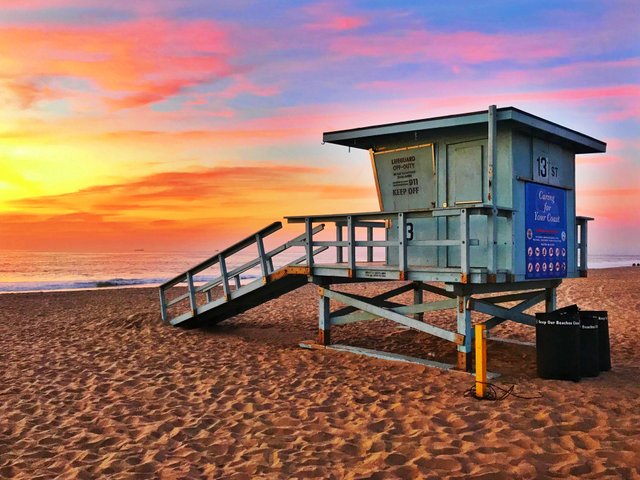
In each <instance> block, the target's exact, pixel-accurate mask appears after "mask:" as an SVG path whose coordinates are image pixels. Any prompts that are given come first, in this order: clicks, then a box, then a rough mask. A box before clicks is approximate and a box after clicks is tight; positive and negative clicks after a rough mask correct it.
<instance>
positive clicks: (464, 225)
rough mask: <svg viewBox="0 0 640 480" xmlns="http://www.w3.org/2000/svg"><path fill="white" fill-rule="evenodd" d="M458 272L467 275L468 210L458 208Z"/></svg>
mask: <svg viewBox="0 0 640 480" xmlns="http://www.w3.org/2000/svg"><path fill="white" fill-rule="evenodd" d="M460 273H462V275H464V276H465V278H466V277H467V276H468V275H469V211H468V210H467V209H466V208H463V209H461V210H460Z"/></svg>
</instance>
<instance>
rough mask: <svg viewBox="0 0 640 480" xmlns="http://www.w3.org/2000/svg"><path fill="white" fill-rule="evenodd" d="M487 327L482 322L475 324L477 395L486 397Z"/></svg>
mask: <svg viewBox="0 0 640 480" xmlns="http://www.w3.org/2000/svg"><path fill="white" fill-rule="evenodd" d="M485 332H486V327H485V325H484V324H482V323H480V324H478V325H476V326H475V333H476V397H478V398H484V395H485V387H486V384H487V339H486V337H485Z"/></svg>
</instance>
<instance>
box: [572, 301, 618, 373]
mask: <svg viewBox="0 0 640 480" xmlns="http://www.w3.org/2000/svg"><path fill="white" fill-rule="evenodd" d="M586 317H593V318H596V319H597V322H598V364H599V366H598V368H599V370H600V371H601V372H607V371H609V370H611V347H610V344H609V315H608V313H607V312H606V311H604V310H583V311H581V312H580V320H582V319H583V318H586Z"/></svg>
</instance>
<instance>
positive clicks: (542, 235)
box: [525, 183, 567, 278]
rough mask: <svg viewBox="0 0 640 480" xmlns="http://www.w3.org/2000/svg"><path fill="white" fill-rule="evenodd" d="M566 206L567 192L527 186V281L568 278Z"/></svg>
mask: <svg viewBox="0 0 640 480" xmlns="http://www.w3.org/2000/svg"><path fill="white" fill-rule="evenodd" d="M566 205H567V197H566V192H565V190H562V189H560V188H555V187H551V186H547V185H540V184H537V183H527V184H526V185H525V210H526V212H525V215H526V217H525V228H526V241H525V246H526V252H527V253H526V255H527V263H526V265H527V267H526V268H527V271H526V276H525V278H559V277H566V276H567V210H566Z"/></svg>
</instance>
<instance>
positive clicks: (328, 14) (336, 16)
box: [301, 2, 368, 32]
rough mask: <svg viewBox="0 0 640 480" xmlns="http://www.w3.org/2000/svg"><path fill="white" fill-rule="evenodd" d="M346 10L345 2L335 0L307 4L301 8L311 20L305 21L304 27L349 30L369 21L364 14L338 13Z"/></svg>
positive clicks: (339, 30) (337, 30)
mask: <svg viewBox="0 0 640 480" xmlns="http://www.w3.org/2000/svg"><path fill="white" fill-rule="evenodd" d="M342 10H344V4H341V3H334V2H320V3H314V4H311V5H307V6H305V7H304V8H302V9H301V11H302V13H303V15H304V16H306V17H308V18H309V20H308V21H307V22H305V23H304V25H303V26H304V29H306V30H309V31H314V30H318V31H323V30H324V31H329V32H347V31H350V30H355V29H357V28H360V27H362V26H364V25H366V24H367V23H368V19H367V18H366V17H365V16H363V15H344V14H342V13H338V12H341V11H342Z"/></svg>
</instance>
